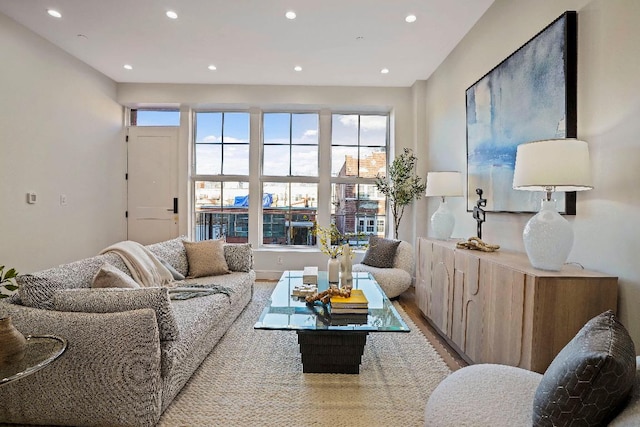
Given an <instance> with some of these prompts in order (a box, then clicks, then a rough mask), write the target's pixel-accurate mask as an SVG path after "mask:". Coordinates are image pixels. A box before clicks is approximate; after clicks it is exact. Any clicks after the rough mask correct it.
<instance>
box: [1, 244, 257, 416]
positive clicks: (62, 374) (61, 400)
mask: <svg viewBox="0 0 640 427" xmlns="http://www.w3.org/2000/svg"><path fill="white" fill-rule="evenodd" d="M147 248H148V249H149V250H150V251H151V252H152V253H153V254H155V255H156V256H158V257H160V258H162V260H164V261H166V262H168V263H169V264H170V265H171V266H172V267H173V268H174V269H175V270H176V272H177V273H179V274H181V275H184V276H187V275H188V273H189V268H188V267H189V266H188V261H187V255H186V251H185V248H184V244H183V239H182V238H178V239H173V240H169V241H167V242H162V243H158V244H155V245H149V246H147ZM224 257H225V259H226V262H227V264H228V268H229V270H231V273H229V274H223V275H219V276H206V277H198V278H193V279H187V280H185V281H184V282H182V283H181V286H185V287H188V286H209V285H217V286H218V288H219V289H224V290H225V291H227V292H226V293H224V292H219V293H214V294H207V295H206V296H198V297H194V298H186V299H179V300H173V299H172V300H169V295H170V293H169V290H167V288H141V289H114V288H109V289H88V288H90V287H91V282H92V279H93V276H94V275H95V274H96V272H97V271H98V270H99V269H100V268H101V266H102V265H103V264H104V263H105V261H106V262H108V263H109V264H111V265H113V266H115V267H117V268H118V269H120V270H121V271H123V272H125V273H127V274H130V272H129V270H128V268H127V267H126V266H125V265H124V264H123V262H122V260H120V259H119V257H118V256H117V255H115V254H113V253H106V254H104V255H98V256H96V257H92V258H87V259H84V260H80V261H76V262H74V263H70V264H65V265H61V266H59V267H56V268H52V269H49V270H45V271H42V272H38V273H34V274H32V275H28V276H25V277H23V278H22V279H21V280H24V281H25V282H28V285H27V286H25V284H24V283H23V284H22V286H25V287H24V288H23V287H22V286H21V288H20V292H19V296H18V297H14V298H11V302H9V303H7V302H2V303H0V313H3V314H7V315H10V316H11V317H12V320H13V323H14V325H15V326H16V327H17V328H18V330H20V331H21V332H22V333H23V334H25V335H26V334H33V335H46V334H52V335H58V336H62V337H64V338H66V339H67V341H68V347H67V350H66V351H65V353H64V354H63V355H62V356H61V357H60V358H59V359H58V360H56V361H55V362H54V363H52V364H51V365H49V366H47V367H46V368H45V369H42V370H40V371H38V372H35V373H34V374H32V375H30V376H28V377H25V378H23V379H21V380H18V381H14V382H11V383H8V384H6V385H4V386H2V388H1V389H0V395H2V396H3V398H1V399H0V422H9V423H17V424H47V425H50V424H55V425H83V426H92V425H100V426H105V425H108V426H153V425H155V424H156V423H157V421H158V420H159V418H160V415H161V414H162V412H163V411H164V410H165V409H166V408H167V406H169V404H170V403H171V401H172V400H173V399H174V398H175V396H176V395H177V394H178V392H179V391H180V390H181V389H182V387H183V386H184V385H185V383H186V382H187V381H188V380H189V378H190V377H191V375H192V374H193V373H194V371H195V370H196V369H197V368H198V366H199V365H200V364H201V363H202V361H203V360H204V359H205V357H206V356H207V355H208V354H209V353H210V352H211V350H212V349H213V348H214V346H215V345H216V344H217V342H218V341H219V340H220V338H221V337H222V336H223V335H224V333H225V332H226V331H227V329H228V328H229V326H231V324H232V323H233V322H234V321H235V319H236V318H237V317H238V315H239V314H240V313H241V312H242V310H243V309H244V308H245V306H246V305H247V304H248V302H249V301H250V300H251V297H252V294H253V284H254V281H255V272H254V270H253V255H252V251H251V247H250V246H249V245H231V244H229V245H224ZM34 284H37V285H38V286H34ZM27 301H28V302H29V303H30V304H33V305H36V306H39V308H38V307H33V306H27V305H26V303H27ZM147 304H148V305H147ZM143 307H146V308H143Z"/></svg>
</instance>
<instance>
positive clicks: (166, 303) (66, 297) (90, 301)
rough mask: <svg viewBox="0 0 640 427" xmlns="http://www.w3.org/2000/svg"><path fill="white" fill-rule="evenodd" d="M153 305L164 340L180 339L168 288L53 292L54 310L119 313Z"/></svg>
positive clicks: (64, 290)
mask: <svg viewBox="0 0 640 427" xmlns="http://www.w3.org/2000/svg"><path fill="white" fill-rule="evenodd" d="M142 308H150V309H152V310H154V311H155V313H156V319H157V321H158V329H159V331H160V340H163V341H171V340H175V339H178V336H179V333H178V326H177V323H176V319H175V316H174V314H173V308H172V306H171V300H170V299H169V293H168V289H167V288H139V289H118V288H103V289H63V290H58V291H55V292H54V294H53V309H54V310H57V311H72V312H83V313H116V312H121V311H129V310H139V309H142Z"/></svg>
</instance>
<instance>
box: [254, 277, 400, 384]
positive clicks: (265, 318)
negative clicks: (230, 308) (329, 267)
mask: <svg viewBox="0 0 640 427" xmlns="http://www.w3.org/2000/svg"><path fill="white" fill-rule="evenodd" d="M299 285H302V271H285V272H284V273H283V274H282V277H281V278H280V280H279V281H278V284H277V285H276V287H275V289H274V290H273V293H272V294H271V298H270V299H269V302H268V305H267V307H265V309H264V310H263V312H262V314H261V315H260V318H259V319H258V321H257V322H256V324H255V325H254V328H255V329H271V330H295V331H296V333H297V334H298V344H299V346H300V353H301V355H302V370H303V372H305V373H342V374H358V373H360V362H361V360H362V354H363V352H364V346H365V344H366V342H367V335H368V334H369V333H370V332H410V329H409V327H408V326H407V324H406V323H405V322H404V321H403V320H402V317H400V315H399V314H398V311H397V310H396V308H395V307H394V306H393V304H392V303H391V301H389V298H387V296H386V295H385V294H384V292H383V291H382V289H380V286H379V285H378V283H377V282H376V281H375V279H374V278H373V276H372V275H371V274H369V273H365V272H354V273H353V288H354V289H362V291H363V292H364V294H365V296H366V297H367V300H368V302H369V304H368V313H367V314H366V315H364V314H363V315H348V314H341V315H336V314H334V315H331V314H330V311H329V309H328V307H327V306H325V305H323V304H321V303H320V302H316V303H315V304H314V305H308V304H307V303H306V302H305V300H304V298H299V297H295V296H292V295H291V293H292V291H293V289H294V287H296V286H299ZM328 287H329V282H328V280H327V272H326V271H321V272H319V273H318V292H322V291H323V290H325V289H327V288H328Z"/></svg>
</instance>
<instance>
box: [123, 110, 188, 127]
mask: <svg viewBox="0 0 640 427" xmlns="http://www.w3.org/2000/svg"><path fill="white" fill-rule="evenodd" d="M129 122H130V124H131V126H180V111H178V110H152V109H144V110H141V109H140V110H136V109H133V110H131V114H130V116H129Z"/></svg>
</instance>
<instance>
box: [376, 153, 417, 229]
mask: <svg viewBox="0 0 640 427" xmlns="http://www.w3.org/2000/svg"><path fill="white" fill-rule="evenodd" d="M417 160H418V159H417V157H416V156H415V155H414V154H413V151H412V150H411V149H409V148H405V149H404V151H403V152H402V154H400V155H399V156H397V157H396V158H395V159H393V162H392V163H391V165H390V166H389V172H388V174H387V176H382V175H380V174H378V175H377V176H376V183H375V184H376V187H377V188H378V191H380V192H381V193H382V194H384V195H385V196H386V197H387V200H388V201H389V204H390V207H391V214H392V215H393V235H394V238H396V239H397V238H398V229H399V228H400V221H401V220H402V216H403V215H404V208H405V207H406V206H407V205H409V204H410V203H411V202H413V201H414V200H416V199H420V198H421V197H422V195H423V194H424V190H425V189H426V187H427V184H426V183H425V182H422V178H420V177H419V176H417V175H416V174H415V168H416V161H417Z"/></svg>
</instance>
